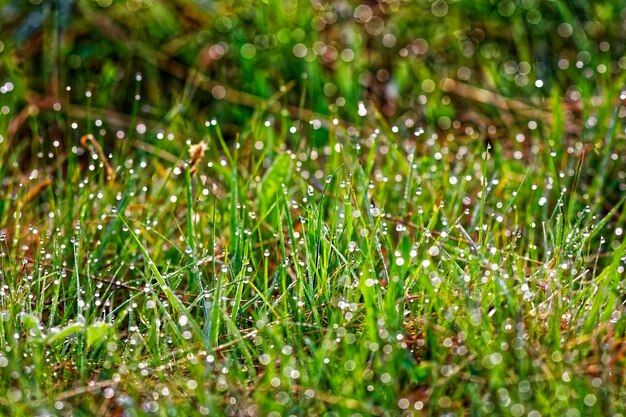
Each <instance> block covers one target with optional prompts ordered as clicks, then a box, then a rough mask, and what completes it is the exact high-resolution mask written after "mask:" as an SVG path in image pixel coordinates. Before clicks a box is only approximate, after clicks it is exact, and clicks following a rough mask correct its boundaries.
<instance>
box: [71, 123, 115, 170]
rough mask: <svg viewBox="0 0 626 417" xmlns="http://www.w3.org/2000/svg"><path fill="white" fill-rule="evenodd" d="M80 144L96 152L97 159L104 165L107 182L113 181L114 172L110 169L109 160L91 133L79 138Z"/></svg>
mask: <svg viewBox="0 0 626 417" xmlns="http://www.w3.org/2000/svg"><path fill="white" fill-rule="evenodd" d="M80 144H81V145H82V146H84V147H88V146H89V144H91V146H92V147H93V148H94V149H95V150H96V153H97V155H98V158H100V161H101V162H102V164H104V169H105V170H106V172H107V179H108V180H109V181H115V171H114V170H113V168H112V167H111V164H109V160H108V158H107V157H106V155H105V154H104V151H103V150H102V146H100V144H99V143H98V141H97V140H96V138H95V137H94V136H93V135H92V134H91V133H88V134H86V135H83V136H82V137H81V138H80Z"/></svg>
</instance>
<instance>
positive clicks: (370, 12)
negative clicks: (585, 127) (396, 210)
mask: <svg viewBox="0 0 626 417" xmlns="http://www.w3.org/2000/svg"><path fill="white" fill-rule="evenodd" d="M0 4H1V6H0V27H1V30H0V83H1V84H0V85H2V86H3V87H2V91H0V93H2V95H0V100H1V101H4V103H5V104H6V106H5V109H4V111H3V112H2V116H0V117H2V118H3V119H4V120H1V121H0V128H2V129H3V130H6V129H8V130H9V133H8V135H9V136H10V135H12V134H18V136H19V135H21V136H22V137H28V136H29V135H30V134H31V133H32V132H29V131H28V127H27V126H26V127H25V126H23V123H21V124H19V123H18V124H16V123H15V122H14V124H15V125H14V126H13V127H10V126H9V124H10V121H11V119H12V118H11V117H6V116H15V114H16V113H18V112H19V111H20V110H22V109H24V108H25V107H26V106H27V104H29V103H30V104H31V105H34V107H32V106H31V108H30V110H29V112H32V111H35V109H37V111H38V112H39V113H41V114H40V118H42V119H40V120H45V118H48V120H50V121H51V122H53V121H54V120H57V121H60V119H59V115H58V114H56V115H55V114H54V112H51V111H50V110H54V108H53V107H54V103H57V105H56V107H57V113H59V112H61V113H63V112H71V116H72V117H73V118H74V119H76V120H77V122H78V123H84V122H85V121H91V119H97V118H99V119H101V120H100V122H99V123H102V127H103V128H105V127H107V125H108V126H111V127H115V129H117V128H122V130H123V132H122V133H116V134H117V135H123V134H124V135H129V134H130V135H136V134H144V133H145V134H146V135H150V134H157V132H158V131H165V130H167V131H171V132H174V133H175V134H177V135H183V136H197V135H199V134H201V132H199V131H198V129H199V127H200V128H201V127H202V125H203V123H198V121H200V122H203V121H205V120H211V119H213V118H215V119H217V120H218V121H219V123H220V124H221V125H222V127H223V130H224V131H225V134H226V136H230V137H232V136H234V135H236V134H237V133H240V130H239V127H240V126H242V125H243V122H244V121H246V120H248V119H249V118H250V117H252V116H253V114H255V111H256V112H257V113H258V112H259V111H260V112H261V113H263V114H264V116H263V117H264V118H269V119H270V122H272V123H273V122H274V121H276V122H280V119H281V118H289V119H290V120H292V119H298V118H299V119H302V120H304V121H305V122H311V121H312V120H315V121H316V122H315V123H314V124H313V127H314V129H312V130H311V131H310V132H309V133H308V136H309V138H310V139H312V140H314V141H315V143H316V144H323V143H324V142H325V138H326V136H327V129H326V127H327V126H328V125H330V124H331V123H332V120H333V119H335V118H336V119H337V121H336V123H341V124H343V123H347V124H350V125H355V126H357V127H359V126H363V125H365V124H367V119H368V118H378V119H384V121H385V122H386V123H387V124H388V126H390V127H392V128H393V129H394V131H395V130H397V131H399V132H404V131H407V132H413V131H414V130H415V129H416V128H418V127H419V126H432V127H434V128H437V129H441V130H447V129H450V128H452V129H454V128H455V127H456V128H458V127H459V126H460V124H459V123H458V121H460V122H463V123H464V125H463V126H464V128H465V126H467V124H470V125H475V126H476V131H477V132H482V133H483V135H486V136H489V135H491V136H499V135H505V136H508V137H511V135H510V134H509V133H508V132H511V131H514V132H517V131H524V130H527V127H528V126H527V124H528V122H529V120H530V119H534V120H536V121H538V122H539V123H542V122H543V121H544V120H543V119H544V118H549V117H551V116H546V115H545V114H544V113H543V111H544V110H545V109H546V108H547V107H549V106H550V97H552V98H554V97H558V98H559V102H560V101H561V99H560V98H561V97H564V98H565V101H564V102H563V103H561V102H560V103H559V106H561V105H563V106H564V115H565V116H564V118H565V119H564V121H563V126H562V130H563V132H564V134H565V135H567V134H568V132H569V134H573V135H580V134H581V132H580V129H579V127H580V123H573V124H572V125H571V126H569V125H568V123H567V117H568V115H570V116H572V115H573V116H572V117H576V118H577V120H580V118H581V117H582V118H584V119H585V120H588V119H589V118H590V117H595V119H593V120H592V121H591V123H596V124H598V123H597V122H598V121H600V122H601V121H602V119H604V118H606V117H608V115H609V114H610V112H611V108H612V107H611V106H613V105H614V103H615V101H616V99H617V97H618V96H619V91H620V89H621V88H622V81H623V79H624V68H626V57H625V56H624V50H625V44H624V42H622V40H623V39H624V36H625V34H626V33H625V32H626V23H625V19H626V11H625V8H624V6H625V5H626V2H624V1H613V2H589V1H584V0H551V1H538V0H481V1H466V0H458V1H452V0H435V1H430V0H428V1H427V0H411V1H400V0H368V1H351V0H334V1H331V0H301V1H297V0H263V1H261V0H258V1H250V0H223V1H208V0H57V1H53V0H30V1H26V0H9V1H7V0H3V1H1V2H0ZM7 82H8V84H7ZM509 99H516V100H514V101H509ZM581 100H582V101H583V102H580V101H581ZM585 100H586V101H587V103H585V102H584V101H585ZM601 103H610V105H608V106H607V108H606V109H605V111H604V110H600V111H599V112H600V114H599V115H596V114H595V113H594V111H593V110H592V108H593V107H598V106H599V105H600V104H601ZM59 104H60V105H59ZM48 112H49V113H50V115H46V114H45V113H48ZM8 113H11V114H8ZM266 114H267V115H269V116H267V117H266ZM364 116H367V117H364ZM26 118H27V117H26V115H22V117H21V119H26ZM21 119H20V120H21ZM81 120H82V122H81ZM455 121H457V123H456V124H455ZM137 122H139V123H140V126H139V128H138V129H131V130H133V132H132V133H128V132H126V130H127V129H128V128H129V126H130V125H131V124H136V123H137ZM600 124H601V123H600ZM26 125H27V124H26ZM49 126H50V129H52V130H53V134H57V135H58V134H61V133H62V131H64V130H68V129H67V121H65V122H64V123H57V125H55V124H54V123H51V124H50V125H49ZM319 126H321V127H322V128H319V129H315V128H317V127H319ZM490 126H491V127H490ZM18 127H19V128H18ZM502 127H504V128H506V129H505V132H501V129H500V128H502ZM18 131H19V132H18ZM54 132H56V133H54ZM497 132H500V133H497ZM582 134H586V133H582ZM589 134H590V135H593V134H594V133H593V132H591V133H589ZM105 136H106V135H105Z"/></svg>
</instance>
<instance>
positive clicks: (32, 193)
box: [26, 178, 52, 203]
mask: <svg viewBox="0 0 626 417" xmlns="http://www.w3.org/2000/svg"><path fill="white" fill-rule="evenodd" d="M50 184H52V181H51V180H50V178H46V179H44V180H43V181H41V182H39V183H38V184H37V185H35V186H34V187H33V188H31V189H30V190H28V194H26V202H27V203H28V202H30V201H32V200H33V199H34V198H35V197H37V196H38V195H39V194H40V193H41V192H42V191H43V190H44V189H46V188H47V187H48V186H49V185H50Z"/></svg>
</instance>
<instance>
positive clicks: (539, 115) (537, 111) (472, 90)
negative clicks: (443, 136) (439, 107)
mask: <svg viewBox="0 0 626 417" xmlns="http://www.w3.org/2000/svg"><path fill="white" fill-rule="evenodd" d="M441 89H442V90H443V91H445V92H446V93H450V94H454V95H457V96H459V97H462V98H466V99H469V100H473V101H477V102H479V103H483V104H489V105H492V106H495V107H496V108H498V109H499V110H501V111H503V112H506V113H516V114H521V115H523V116H526V117H529V118H534V119H540V120H543V121H544V122H545V123H551V122H552V117H551V115H550V112H548V111H546V110H543V109H541V108H538V107H534V106H531V105H529V104H526V103H524V102H523V101H521V100H516V99H512V98H507V97H504V96H502V95H500V94H498V93H495V92H493V91H490V90H486V89H484V88H480V87H475V86H472V85H469V84H466V83H463V82H460V81H456V80H453V79H452V78H444V79H443V80H441Z"/></svg>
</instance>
